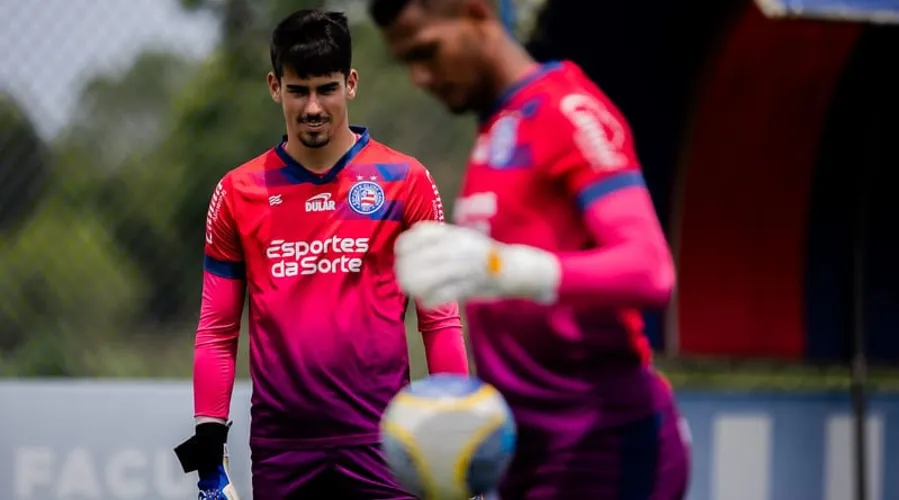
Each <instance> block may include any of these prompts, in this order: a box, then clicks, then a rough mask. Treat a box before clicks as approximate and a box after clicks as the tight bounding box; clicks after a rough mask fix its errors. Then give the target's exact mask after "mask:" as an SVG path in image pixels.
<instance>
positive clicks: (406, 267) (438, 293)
mask: <svg viewBox="0 0 899 500" xmlns="http://www.w3.org/2000/svg"><path fill="white" fill-rule="evenodd" d="M394 251H395V254H396V275H397V280H398V281H399V283H400V286H401V287H402V289H403V291H405V292H406V293H408V294H409V295H411V296H412V297H414V298H415V299H416V300H418V301H420V302H421V303H422V304H423V305H424V306H425V307H436V306H439V305H441V304H445V303H447V302H453V301H459V300H465V299H493V298H500V297H507V298H522V299H532V300H538V301H547V302H548V301H552V300H554V298H555V292H556V288H557V286H558V281H559V275H560V269H559V262H558V259H557V258H556V257H555V256H554V255H552V254H550V253H548V252H545V251H543V250H540V249H537V248H534V247H528V246H524V245H506V244H502V243H499V242H497V241H495V240H493V239H492V238H490V237H489V236H487V235H485V234H483V233H480V232H478V231H475V230H473V229H469V228H465V227H460V226H454V225H451V224H444V223H439V222H420V223H418V224H416V225H415V226H413V227H412V228H411V229H409V230H408V231H406V232H404V233H403V234H401V235H400V236H399V237H398V238H397V240H396V244H395V247H394Z"/></svg>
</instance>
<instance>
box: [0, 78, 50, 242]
mask: <svg viewBox="0 0 899 500" xmlns="http://www.w3.org/2000/svg"><path fill="white" fill-rule="evenodd" d="M49 163H50V158H49V152H48V151H47V147H46V145H45V144H44V143H43V141H42V140H41V139H40V137H38V135H37V132H35V130H34V126H33V125H32V124H31V122H30V121H29V120H28V117H27V116H26V115H25V112H24V111H23V110H22V108H21V107H20V106H19V104H18V103H17V102H16V101H15V100H13V98H12V97H11V96H8V95H5V94H0V232H2V231H4V230H6V231H9V230H11V229H12V228H13V226H15V225H16V224H17V223H18V222H20V221H22V220H24V219H25V218H26V217H27V216H28V214H29V212H30V211H31V210H32V209H33V208H34V204H35V202H36V200H37V199H38V198H39V197H40V195H41V193H42V191H43V189H44V187H45V186H46V183H47V179H48V177H49ZM0 237H2V234H0Z"/></svg>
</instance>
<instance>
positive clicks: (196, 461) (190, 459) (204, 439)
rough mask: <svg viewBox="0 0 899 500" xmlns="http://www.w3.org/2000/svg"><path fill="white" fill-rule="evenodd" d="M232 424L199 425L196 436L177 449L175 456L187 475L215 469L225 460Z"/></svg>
mask: <svg viewBox="0 0 899 500" xmlns="http://www.w3.org/2000/svg"><path fill="white" fill-rule="evenodd" d="M230 427H231V423H230V422H229V423H228V424H221V423H218V422H204V423H202V424H197V427H196V430H195V431H194V435H193V436H191V438H190V439H188V440H187V441H185V442H183V443H181V444H179V445H178V446H177V447H175V456H177V457H178V461H179V462H181V468H182V469H184V472H185V473H190V472H193V471H199V470H208V469H214V468H216V467H218V466H219V465H222V461H223V460H224V459H225V444H226V443H227V442H228V429H229V428H230Z"/></svg>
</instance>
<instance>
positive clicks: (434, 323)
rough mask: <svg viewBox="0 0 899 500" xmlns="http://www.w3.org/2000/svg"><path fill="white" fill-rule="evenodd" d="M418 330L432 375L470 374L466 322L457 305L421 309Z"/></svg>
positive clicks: (418, 311) (419, 310) (453, 303)
mask: <svg viewBox="0 0 899 500" xmlns="http://www.w3.org/2000/svg"><path fill="white" fill-rule="evenodd" d="M416 312H417V313H418V330H419V331H420V332H421V338H422V342H423V343H424V347H425V357H426V358H427V361H428V371H429V372H430V373H459V374H468V356H467V354H466V352H465V338H464V336H463V334H462V319H461V317H460V316H459V306H458V305H457V304H456V303H455V302H452V303H449V304H444V305H442V306H439V307H435V308H426V307H422V306H420V305H419V306H417V308H416Z"/></svg>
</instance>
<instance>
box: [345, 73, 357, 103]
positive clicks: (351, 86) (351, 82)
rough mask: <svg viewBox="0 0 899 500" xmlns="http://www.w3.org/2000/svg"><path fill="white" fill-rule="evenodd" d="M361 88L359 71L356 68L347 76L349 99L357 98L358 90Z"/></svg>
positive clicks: (347, 95)
mask: <svg viewBox="0 0 899 500" xmlns="http://www.w3.org/2000/svg"><path fill="white" fill-rule="evenodd" d="M358 90H359V72H358V71H356V70H355V69H351V70H350V74H349V75H347V77H346V97H347V99H349V100H353V99H355V98H356V92H357V91H358Z"/></svg>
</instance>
